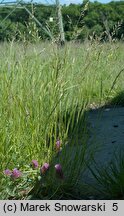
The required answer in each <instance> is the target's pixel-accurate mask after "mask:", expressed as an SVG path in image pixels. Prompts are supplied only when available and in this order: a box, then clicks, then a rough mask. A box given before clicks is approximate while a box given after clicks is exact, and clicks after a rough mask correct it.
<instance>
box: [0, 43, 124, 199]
mask: <svg viewBox="0 0 124 216" xmlns="http://www.w3.org/2000/svg"><path fill="white" fill-rule="evenodd" d="M0 50H1V52H0V65H1V67H0V179H1V181H0V188H1V190H0V198H1V199H10V198H11V199H28V198H31V196H32V195H33V196H35V197H36V198H39V199H56V198H57V199H62V198H63V199H65V198H68V199H71V198H82V197H83V192H84V190H85V187H83V186H82V185H83V182H82V185H78V179H79V177H80V174H81V173H82V172H83V171H84V170H85V167H86V164H85V155H86V154H87V139H88V131H87V124H86V118H85V113H86V112H87V111H88V110H89V109H90V108H92V107H99V106H103V105H106V104H111V101H113V99H114V98H116V103H117V102H118V100H117V96H118V95H122V96H123V93H122V92H123V91H124V89H123V74H124V44H123V42H117V43H101V42H99V41H94V42H90V41H85V43H83V44H81V43H77V42H75V43H72V42H71V43H67V44H66V45H65V47H64V48H58V46H57V45H56V44H54V43H48V42H44V43H35V44H31V43H30V42H24V43H19V42H14V41H12V42H10V43H6V42H4V43H1V44H0ZM121 98H122V97H119V104H120V105H124V103H123V102H124V101H123V100H122V103H121ZM73 151H74V152H73ZM62 152H64V153H62ZM32 160H36V161H38V165H37V163H36V162H34V161H32ZM89 160H90V155H89ZM46 163H47V164H48V165H49V167H48V166H47V165H46ZM44 164H45V165H44ZM56 164H59V165H61V166H56V167H55V165H56ZM14 168H16V170H14V171H13V173H9V171H6V170H7V169H9V170H13V169H14ZM4 171H5V172H4ZM18 171H19V172H20V173H19V172H18ZM79 191H80V194H79ZM85 198H86V197H84V199H85Z"/></svg>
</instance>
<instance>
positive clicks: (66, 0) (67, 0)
mask: <svg viewBox="0 0 124 216" xmlns="http://www.w3.org/2000/svg"><path fill="white" fill-rule="evenodd" d="M2 1H3V2H12V1H14V2H15V1H19V0H0V2H2ZM23 1H31V0H23ZM32 1H33V2H37V3H49V4H52V3H54V2H55V0H32ZM59 1H60V3H61V4H67V5H69V4H70V3H74V4H79V3H82V2H83V0H59ZM90 1H91V2H93V1H94V0H90ZM97 1H98V2H101V3H108V2H110V1H112V0H97Z"/></svg>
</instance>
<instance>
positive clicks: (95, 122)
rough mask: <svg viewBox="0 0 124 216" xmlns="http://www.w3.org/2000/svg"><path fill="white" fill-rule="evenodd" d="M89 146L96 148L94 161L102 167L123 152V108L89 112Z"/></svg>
mask: <svg viewBox="0 0 124 216" xmlns="http://www.w3.org/2000/svg"><path fill="white" fill-rule="evenodd" d="M88 122H89V125H90V128H89V130H90V134H91V135H90V140H89V144H91V145H93V144H94V145H95V146H96V150H97V151H96V153H95V160H96V162H98V163H101V164H102V165H104V164H106V163H108V162H110V161H111V159H113V157H114V153H118V152H119V151H121V150H124V107H119V108H106V109H101V110H92V111H90V112H89V116H88Z"/></svg>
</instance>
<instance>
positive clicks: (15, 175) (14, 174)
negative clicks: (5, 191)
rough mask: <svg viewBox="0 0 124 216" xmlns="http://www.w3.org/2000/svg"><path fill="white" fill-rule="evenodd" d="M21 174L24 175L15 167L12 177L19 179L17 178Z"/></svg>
mask: <svg viewBox="0 0 124 216" xmlns="http://www.w3.org/2000/svg"><path fill="white" fill-rule="evenodd" d="M21 175H22V173H21V172H20V171H19V170H18V169H17V168H14V169H13V171H12V174H11V177H12V178H13V179H17V178H20V177H21Z"/></svg>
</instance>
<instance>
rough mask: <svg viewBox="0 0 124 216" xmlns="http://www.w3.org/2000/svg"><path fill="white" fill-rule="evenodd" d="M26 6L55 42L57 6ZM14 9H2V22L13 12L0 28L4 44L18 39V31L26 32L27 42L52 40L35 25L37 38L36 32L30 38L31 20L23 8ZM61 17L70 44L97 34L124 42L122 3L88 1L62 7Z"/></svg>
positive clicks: (123, 8)
mask: <svg viewBox="0 0 124 216" xmlns="http://www.w3.org/2000/svg"><path fill="white" fill-rule="evenodd" d="M24 6H26V7H27V8H28V9H29V10H30V11H31V12H32V14H33V15H34V16H35V17H36V18H37V19H38V21H39V22H40V23H41V24H42V25H43V26H44V27H46V28H47V29H49V30H50V31H51V33H52V35H53V37H54V38H55V39H56V38H57V37H58V34H59V32H58V27H57V11H56V6H55V5H48V6H46V5H42V4H36V5H32V4H24ZM11 10H12V9H11V8H9V7H8V8H7V7H6V8H5V7H2V6H1V7H0V14H1V15H0V22H2V21H3V20H4V18H5V17H6V16H7V15H8V14H9V13H10V15H9V17H8V18H7V19H6V20H5V21H3V23H2V25H0V40H1V41H3V40H12V37H13V38H15V39H16V40H18V36H17V35H18V33H17V32H21V34H23V33H24V32H25V34H26V35H27V38H28V40H32V38H34V37H35V36H36V40H37V39H38V40H39V39H40V38H41V39H43V40H45V39H49V36H48V35H47V34H46V33H45V32H44V31H43V29H42V28H41V27H40V26H39V25H38V24H33V25H35V29H36V32H37V33H36V35H35V34H34V31H35V29H34V31H33V33H32V36H31V31H32V30H31V29H32V26H31V17H30V15H29V14H28V13H27V12H26V10H25V9H24V8H17V9H16V10H15V11H14V12H13V13H11ZM62 15H63V22H64V30H65V37H66V39H67V40H68V41H69V40H74V39H75V40H76V39H78V40H79V39H80V40H81V41H83V40H84V38H87V37H88V38H89V36H91V35H94V34H95V35H96V36H98V37H100V36H101V33H102V40H108V39H109V40H110V37H111V40H113V39H123V35H124V2H123V1H120V2H118V1H117V2H110V3H108V4H101V3H98V2H94V3H91V2H89V1H85V2H83V4H78V5H75V4H70V5H68V6H66V5H63V6H62ZM50 17H53V23H50V22H49V18H50ZM33 22H35V21H33ZM27 26H28V28H27ZM30 27H31V29H30ZM15 28H16V30H15ZM86 29H87V30H86ZM83 31H84V33H83ZM29 32H30V33H29ZM77 32H78V34H77ZM79 32H80V33H79ZM16 33H17V34H16ZM15 34H16V36H15ZM87 34H88V35H87ZM9 35H10V36H9ZM81 35H82V36H81ZM22 40H23V38H22ZM33 40H34V39H33Z"/></svg>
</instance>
